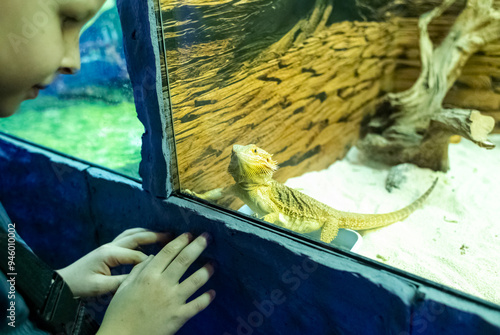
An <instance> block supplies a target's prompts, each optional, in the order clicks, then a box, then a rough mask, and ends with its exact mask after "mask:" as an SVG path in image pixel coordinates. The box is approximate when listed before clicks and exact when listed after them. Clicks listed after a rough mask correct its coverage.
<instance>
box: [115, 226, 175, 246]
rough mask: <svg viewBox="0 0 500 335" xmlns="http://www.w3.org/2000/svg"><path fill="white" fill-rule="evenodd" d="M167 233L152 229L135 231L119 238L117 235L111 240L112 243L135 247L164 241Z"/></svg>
mask: <svg viewBox="0 0 500 335" xmlns="http://www.w3.org/2000/svg"><path fill="white" fill-rule="evenodd" d="M168 236H169V235H168V234H166V233H156V232H153V231H148V230H146V231H137V232H135V233H133V234H130V235H127V236H122V237H121V238H119V237H117V238H115V239H114V240H113V242H111V243H112V244H114V245H117V246H120V247H123V248H129V249H136V248H137V247H138V246H140V245H143V244H153V243H156V242H160V241H162V242H163V241H166V240H167V238H168Z"/></svg>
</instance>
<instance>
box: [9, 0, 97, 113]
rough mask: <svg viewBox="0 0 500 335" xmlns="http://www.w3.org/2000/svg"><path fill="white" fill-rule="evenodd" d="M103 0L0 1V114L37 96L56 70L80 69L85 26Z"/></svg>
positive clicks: (13, 110) (13, 109) (57, 71)
mask: <svg viewBox="0 0 500 335" xmlns="http://www.w3.org/2000/svg"><path fill="white" fill-rule="evenodd" d="M103 3H104V0H22V1H21V0H1V1H0V117H7V116H10V115H12V114H14V113H15V111H16V110H17V109H18V108H19V105H20V104H21V102H23V101H24V100H26V99H34V98H36V96H37V95H38V91H39V90H40V89H43V88H44V87H45V86H47V85H48V84H50V83H51V82H52V81H53V80H54V78H55V76H56V75H57V74H58V73H63V74H71V73H74V72H76V71H78V70H79V69H80V51H79V37H80V30H81V28H82V27H83V25H84V24H85V23H86V22H87V21H88V20H89V19H90V18H92V16H94V15H95V14H96V13H97V11H98V10H99V9H100V8H101V6H102V4H103Z"/></svg>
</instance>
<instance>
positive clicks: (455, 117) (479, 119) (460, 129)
mask: <svg viewBox="0 0 500 335" xmlns="http://www.w3.org/2000/svg"><path fill="white" fill-rule="evenodd" d="M432 119H433V121H436V122H439V123H440V124H441V126H442V127H443V128H445V129H447V130H449V132H450V134H456V135H460V136H462V137H464V138H466V139H468V140H470V141H472V142H474V143H475V144H477V145H478V146H480V147H481V148H486V149H493V148H494V147H495V145H494V144H493V143H491V142H490V141H488V134H489V133H491V131H492V130H493V128H494V127H495V120H494V119H493V118H492V117H491V116H485V115H482V114H481V113H480V112H478V111H476V110H471V109H459V108H452V109H442V110H441V112H440V113H438V114H436V115H434V116H433V118H432Z"/></svg>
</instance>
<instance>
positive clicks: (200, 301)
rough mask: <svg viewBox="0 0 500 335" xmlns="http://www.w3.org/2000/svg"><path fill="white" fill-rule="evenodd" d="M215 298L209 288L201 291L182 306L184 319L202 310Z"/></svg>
mask: <svg viewBox="0 0 500 335" xmlns="http://www.w3.org/2000/svg"><path fill="white" fill-rule="evenodd" d="M214 299H215V291H214V290H210V291H208V292H205V293H203V294H202V295H200V296H199V297H198V298H196V299H194V300H192V301H190V302H188V303H187V304H186V305H184V306H183V307H182V313H183V316H184V317H185V320H186V321H187V320H189V319H191V318H192V317H193V316H195V315H196V314H198V313H199V312H201V311H202V310H204V309H205V308H207V307H208V305H210V303H211V302H212V301H213V300H214Z"/></svg>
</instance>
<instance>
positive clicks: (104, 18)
mask: <svg viewBox="0 0 500 335" xmlns="http://www.w3.org/2000/svg"><path fill="white" fill-rule="evenodd" d="M91 23H92V22H91ZM80 51H81V70H80V72H79V73H77V74H76V75H60V76H59V77H58V78H57V79H56V80H55V81H54V83H53V84H51V85H50V86H49V87H48V88H47V89H45V90H42V91H40V94H39V96H38V98H36V99H34V100H28V101H25V102H23V103H22V105H21V108H20V110H19V111H18V112H17V113H16V114H15V115H13V116H11V117H9V118H5V119H0V131H4V132H6V133H8V134H12V135H15V136H18V137H21V138H24V139H27V140H29V141H32V142H35V143H38V144H41V145H44V146H47V147H50V148H53V149H55V150H58V151H61V152H63V153H66V154H69V155H73V156H75V157H79V158H82V159H84V160H87V161H89V162H92V163H96V164H98V165H102V166H105V167H108V168H111V169H113V170H116V171H118V172H121V173H124V174H127V175H129V176H132V177H136V178H139V174H138V170H139V162H140V160H141V153H140V151H141V135H142V133H143V132H144V127H143V126H142V124H141V123H140V122H139V120H138V118H137V114H136V111H135V106H134V101H133V94H132V88H131V84H130V80H129V77H128V73H127V66H126V63H125V56H124V53H123V44H122V32H121V26H120V19H119V16H118V12H117V9H116V3H115V1H114V0H108V1H107V2H106V3H105V5H104V7H103V8H102V9H101V12H100V13H99V15H98V17H97V19H96V20H95V22H93V23H92V24H91V25H90V26H88V28H87V29H86V30H85V31H84V32H83V33H82V35H81V38H80Z"/></svg>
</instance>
